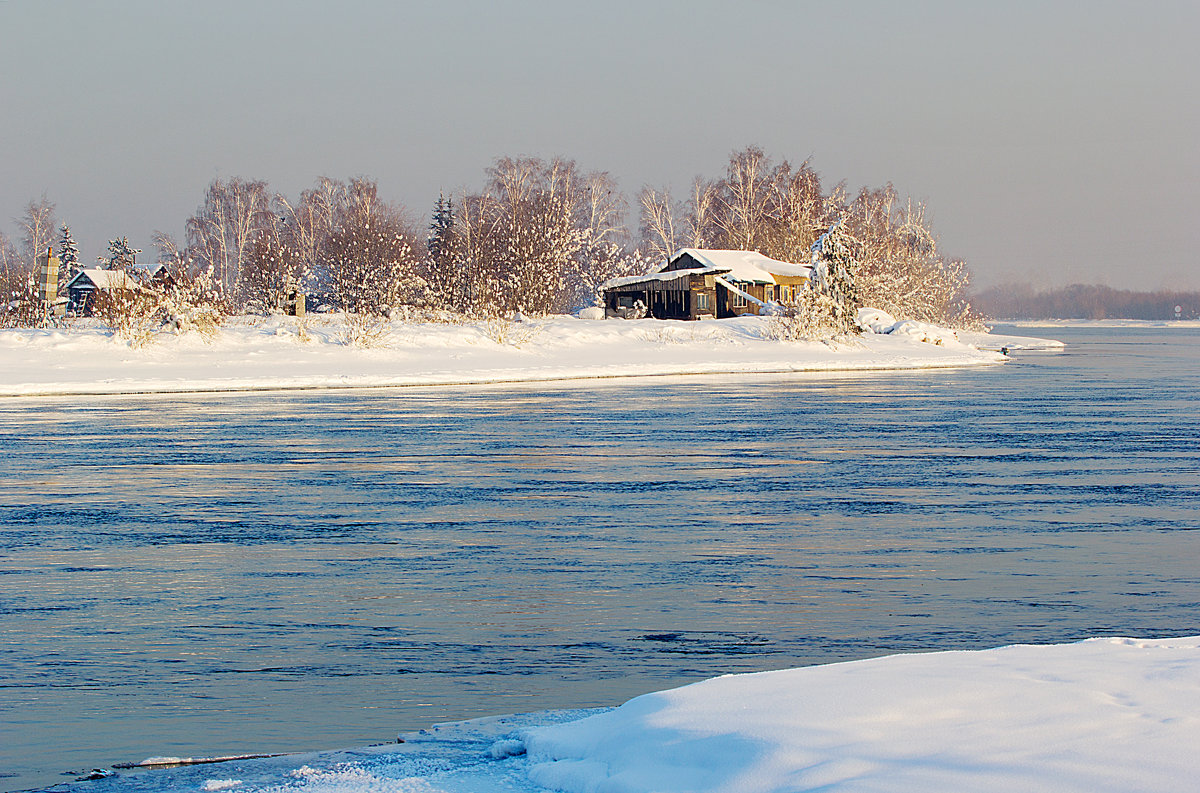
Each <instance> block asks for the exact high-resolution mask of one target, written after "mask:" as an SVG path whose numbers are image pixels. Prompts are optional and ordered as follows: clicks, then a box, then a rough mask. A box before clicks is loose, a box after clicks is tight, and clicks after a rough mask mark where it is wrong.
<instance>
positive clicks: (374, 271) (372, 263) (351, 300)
mask: <svg viewBox="0 0 1200 793" xmlns="http://www.w3.org/2000/svg"><path fill="white" fill-rule="evenodd" d="M416 237H417V235H416V232H415V229H414V227H413V224H412V223H411V222H409V221H408V219H407V218H406V217H405V215H404V211H403V210H402V209H401V208H400V207H397V206H394V205H392V204H389V203H388V202H386V201H383V200H382V199H381V198H380V197H379V189H378V186H377V185H376V183H375V182H374V181H371V180H369V179H361V178H360V179H352V180H351V181H350V183H349V185H348V186H347V189H346V202H345V205H344V207H343V208H342V209H341V210H340V211H339V212H338V213H337V214H336V215H335V218H334V230H333V232H332V233H331V234H330V235H329V237H328V238H327V239H326V240H325V242H324V244H323V245H322V247H321V250H320V253H319V256H320V258H321V269H322V271H323V273H324V274H325V279H326V281H325V287H326V290H327V292H328V294H329V296H330V298H331V299H332V301H333V303H334V306H335V307H336V308H337V309H339V310H341V311H342V312H344V314H345V319H346V341H348V342H350V343H354V344H370V343H373V342H374V341H376V340H377V339H378V338H379V337H380V336H381V335H382V333H383V332H384V331H385V330H386V323H387V321H388V319H389V317H390V316H391V312H392V311H393V310H394V309H395V308H397V307H398V306H399V305H401V304H402V303H404V302H410V301H411V300H412V299H413V298H414V297H415V296H416V295H417V294H418V293H420V291H421V290H422V287H423V282H422V281H421V279H420V275H419V272H418V271H419V268H420V261H421V260H420V256H419V255H418V254H417V253H416V251H417V250H418V248H417V245H416Z"/></svg>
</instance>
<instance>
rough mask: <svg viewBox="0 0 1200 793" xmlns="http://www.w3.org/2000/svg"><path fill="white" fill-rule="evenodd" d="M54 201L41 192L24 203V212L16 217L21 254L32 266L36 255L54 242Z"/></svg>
mask: <svg viewBox="0 0 1200 793" xmlns="http://www.w3.org/2000/svg"><path fill="white" fill-rule="evenodd" d="M54 206H55V205H54V202H53V201H50V200H49V199H47V198H46V194H45V193H43V194H42V197H41V199H40V200H38V201H30V202H29V203H28V204H26V205H25V213H24V214H23V215H21V217H20V218H18V220H17V222H18V223H19V224H20V227H21V254H22V255H23V256H24V257H25V261H26V262H28V264H29V266H30V267H31V268H32V267H34V266H36V262H37V257H38V256H39V255H40V254H42V253H45V252H46V249H47V248H50V247H52V246H53V244H54V227H55V225H56V224H55V220H54Z"/></svg>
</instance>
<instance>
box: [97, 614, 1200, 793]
mask: <svg viewBox="0 0 1200 793" xmlns="http://www.w3.org/2000/svg"><path fill="white" fill-rule="evenodd" d="M402 738H403V742H402V743H398V744H389V745H378V746H372V747H364V748H360V749H349V750H343V751H334V752H321V753H310V754H304V755H291V756H282V757H273V758H266V759H254V760H244V761H233V762H230V763H226V764H222V765H221V766H219V767H216V766H203V765H202V766H183V767H178V768H172V769H170V770H164V771H147V770H144V769H143V770H138V771H134V772H131V773H128V774H126V773H122V774H120V775H116V776H108V777H107V778H105V779H101V780H99V781H97V782H89V783H83V784H81V785H78V786H77V787H78V788H79V789H81V790H91V791H94V793H113V792H114V791H124V790H130V791H133V790H136V791H141V792H142V793H155V791H161V792H162V793H167V791H177V790H207V791H220V790H233V791H237V792H238V793H276V792H278V793H284V792H286V793H377V792H378V793H385V792H386V793H416V792H417V791H420V793H439V792H440V793H491V792H492V791H505V792H506V793H545V791H546V790H547V789H550V790H561V791H566V793H578V792H581V791H588V793H649V792H650V791H655V792H656V793H684V791H688V793H702V792H704V791H722V792H724V791H729V793H783V791H789V793H790V792H792V791H808V790H821V791H846V792H847V793H848V792H849V791H893V792H895V793H901V792H902V791H903V793H962V791H971V792H972V793H989V792H991V791H995V792H996V793H1000V792H1001V791H1003V793H1012V791H1021V792H1022V793H1025V792H1026V791H1030V792H1034V793H1036V792H1038V791H1046V793H1050V791H1054V793H1072V791H1079V792H1080V793H1083V792H1084V791H1087V793H1105V792H1109V793H1117V792H1118V791H1120V793H1126V792H1127V791H1133V790H1136V791H1143V792H1144V793H1154V792H1156V791H1161V792H1162V793H1168V791H1170V792H1172V793H1178V791H1185V790H1193V789H1195V787H1196V780H1197V779H1198V778H1200V752H1197V751H1196V747H1197V746H1200V637H1187V638H1177V639H1150V640H1142V639H1090V640H1087V641H1083V642H1078V643H1075V644H1065V645H1048V646H1028V645H1024V646H1022V645H1018V646H1012V647H1002V648H999V649H995V650H983V651H975V652H938V653H926V654H908V655H893V656H889V657H885V658H875V659H871V660H866V661H855V662H851V663H840V664H831V665H827V666H814V667H807V668H802V669H787V670H783V671H778V672H761V673H758V674H747V675H727V676H725V677H718V678H713V679H711V680H706V681H704V682H701V683H696V684H694V685H690V686H685V687H683V688H677V689H674V690H671V691H663V692H659V693H655V694H648V695H646V696H642V697H637V698H636V699H632V700H630V701H629V702H627V703H625V704H624V705H622V706H620V707H619V708H615V709H611V710H602V711H595V710H592V711H546V712H542V713H531V714H523V715H518V716H501V717H493V718H488V719H477V720H473V721H467V722H459V723H455V724H443V725H437V726H434V727H431V728H429V729H427V730H421V731H420V732H418V733H407V734H405V735H404V736H402Z"/></svg>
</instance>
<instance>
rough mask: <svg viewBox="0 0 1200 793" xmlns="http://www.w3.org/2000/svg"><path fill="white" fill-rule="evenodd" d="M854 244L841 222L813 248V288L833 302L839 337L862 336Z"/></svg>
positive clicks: (836, 329) (834, 325) (833, 322)
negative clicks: (857, 320) (860, 334)
mask: <svg viewBox="0 0 1200 793" xmlns="http://www.w3.org/2000/svg"><path fill="white" fill-rule="evenodd" d="M854 243H855V240H854V237H852V236H851V235H850V233H849V232H847V231H846V229H845V227H844V226H843V225H842V222H841V221H840V220H839V221H837V222H836V223H834V224H833V225H832V226H830V227H829V230H828V231H826V232H825V233H824V234H822V235H821V236H820V237H818V238H817V241H816V242H814V243H813V246H812V279H811V286H812V288H813V289H815V290H816V291H817V292H818V293H820V294H823V295H825V296H826V297H827V298H828V299H829V300H828V305H829V312H830V322H831V325H832V327H833V330H834V332H835V333H837V334H839V335H850V334H857V333H858V332H859V328H858V325H857V323H856V322H855V318H856V316H857V314H858V309H859V307H860V306H859V297H858V285H857V283H856V277H857V275H858V260H857V259H856V258H855V255H854Z"/></svg>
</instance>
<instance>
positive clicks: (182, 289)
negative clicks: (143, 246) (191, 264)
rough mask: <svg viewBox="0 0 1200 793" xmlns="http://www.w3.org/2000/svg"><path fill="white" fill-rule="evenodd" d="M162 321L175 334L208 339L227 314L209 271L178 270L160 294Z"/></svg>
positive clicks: (213, 334) (226, 308)
mask: <svg viewBox="0 0 1200 793" xmlns="http://www.w3.org/2000/svg"><path fill="white" fill-rule="evenodd" d="M162 301H163V309H164V312H165V314H166V317H165V322H164V324H165V325H166V326H167V327H170V328H172V329H174V330H175V331H176V332H177V333H181V334H183V333H198V334H200V335H201V336H202V337H204V339H206V340H212V339H213V338H215V337H216V335H217V334H218V333H219V332H220V330H221V326H222V325H224V324H225V320H226V319H228V317H229V307H228V304H227V303H226V302H225V300H224V299H223V297H222V295H221V290H220V287H219V285H218V284H217V281H216V279H215V278H213V276H212V272H211V271H209V270H205V271H203V272H201V273H198V274H197V275H194V276H188V275H186V274H184V273H182V272H180V273H179V275H178V277H177V278H176V279H175V280H174V282H173V283H172V284H171V285H170V286H169V287H167V288H166V289H165V290H164V292H163V293H162Z"/></svg>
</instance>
